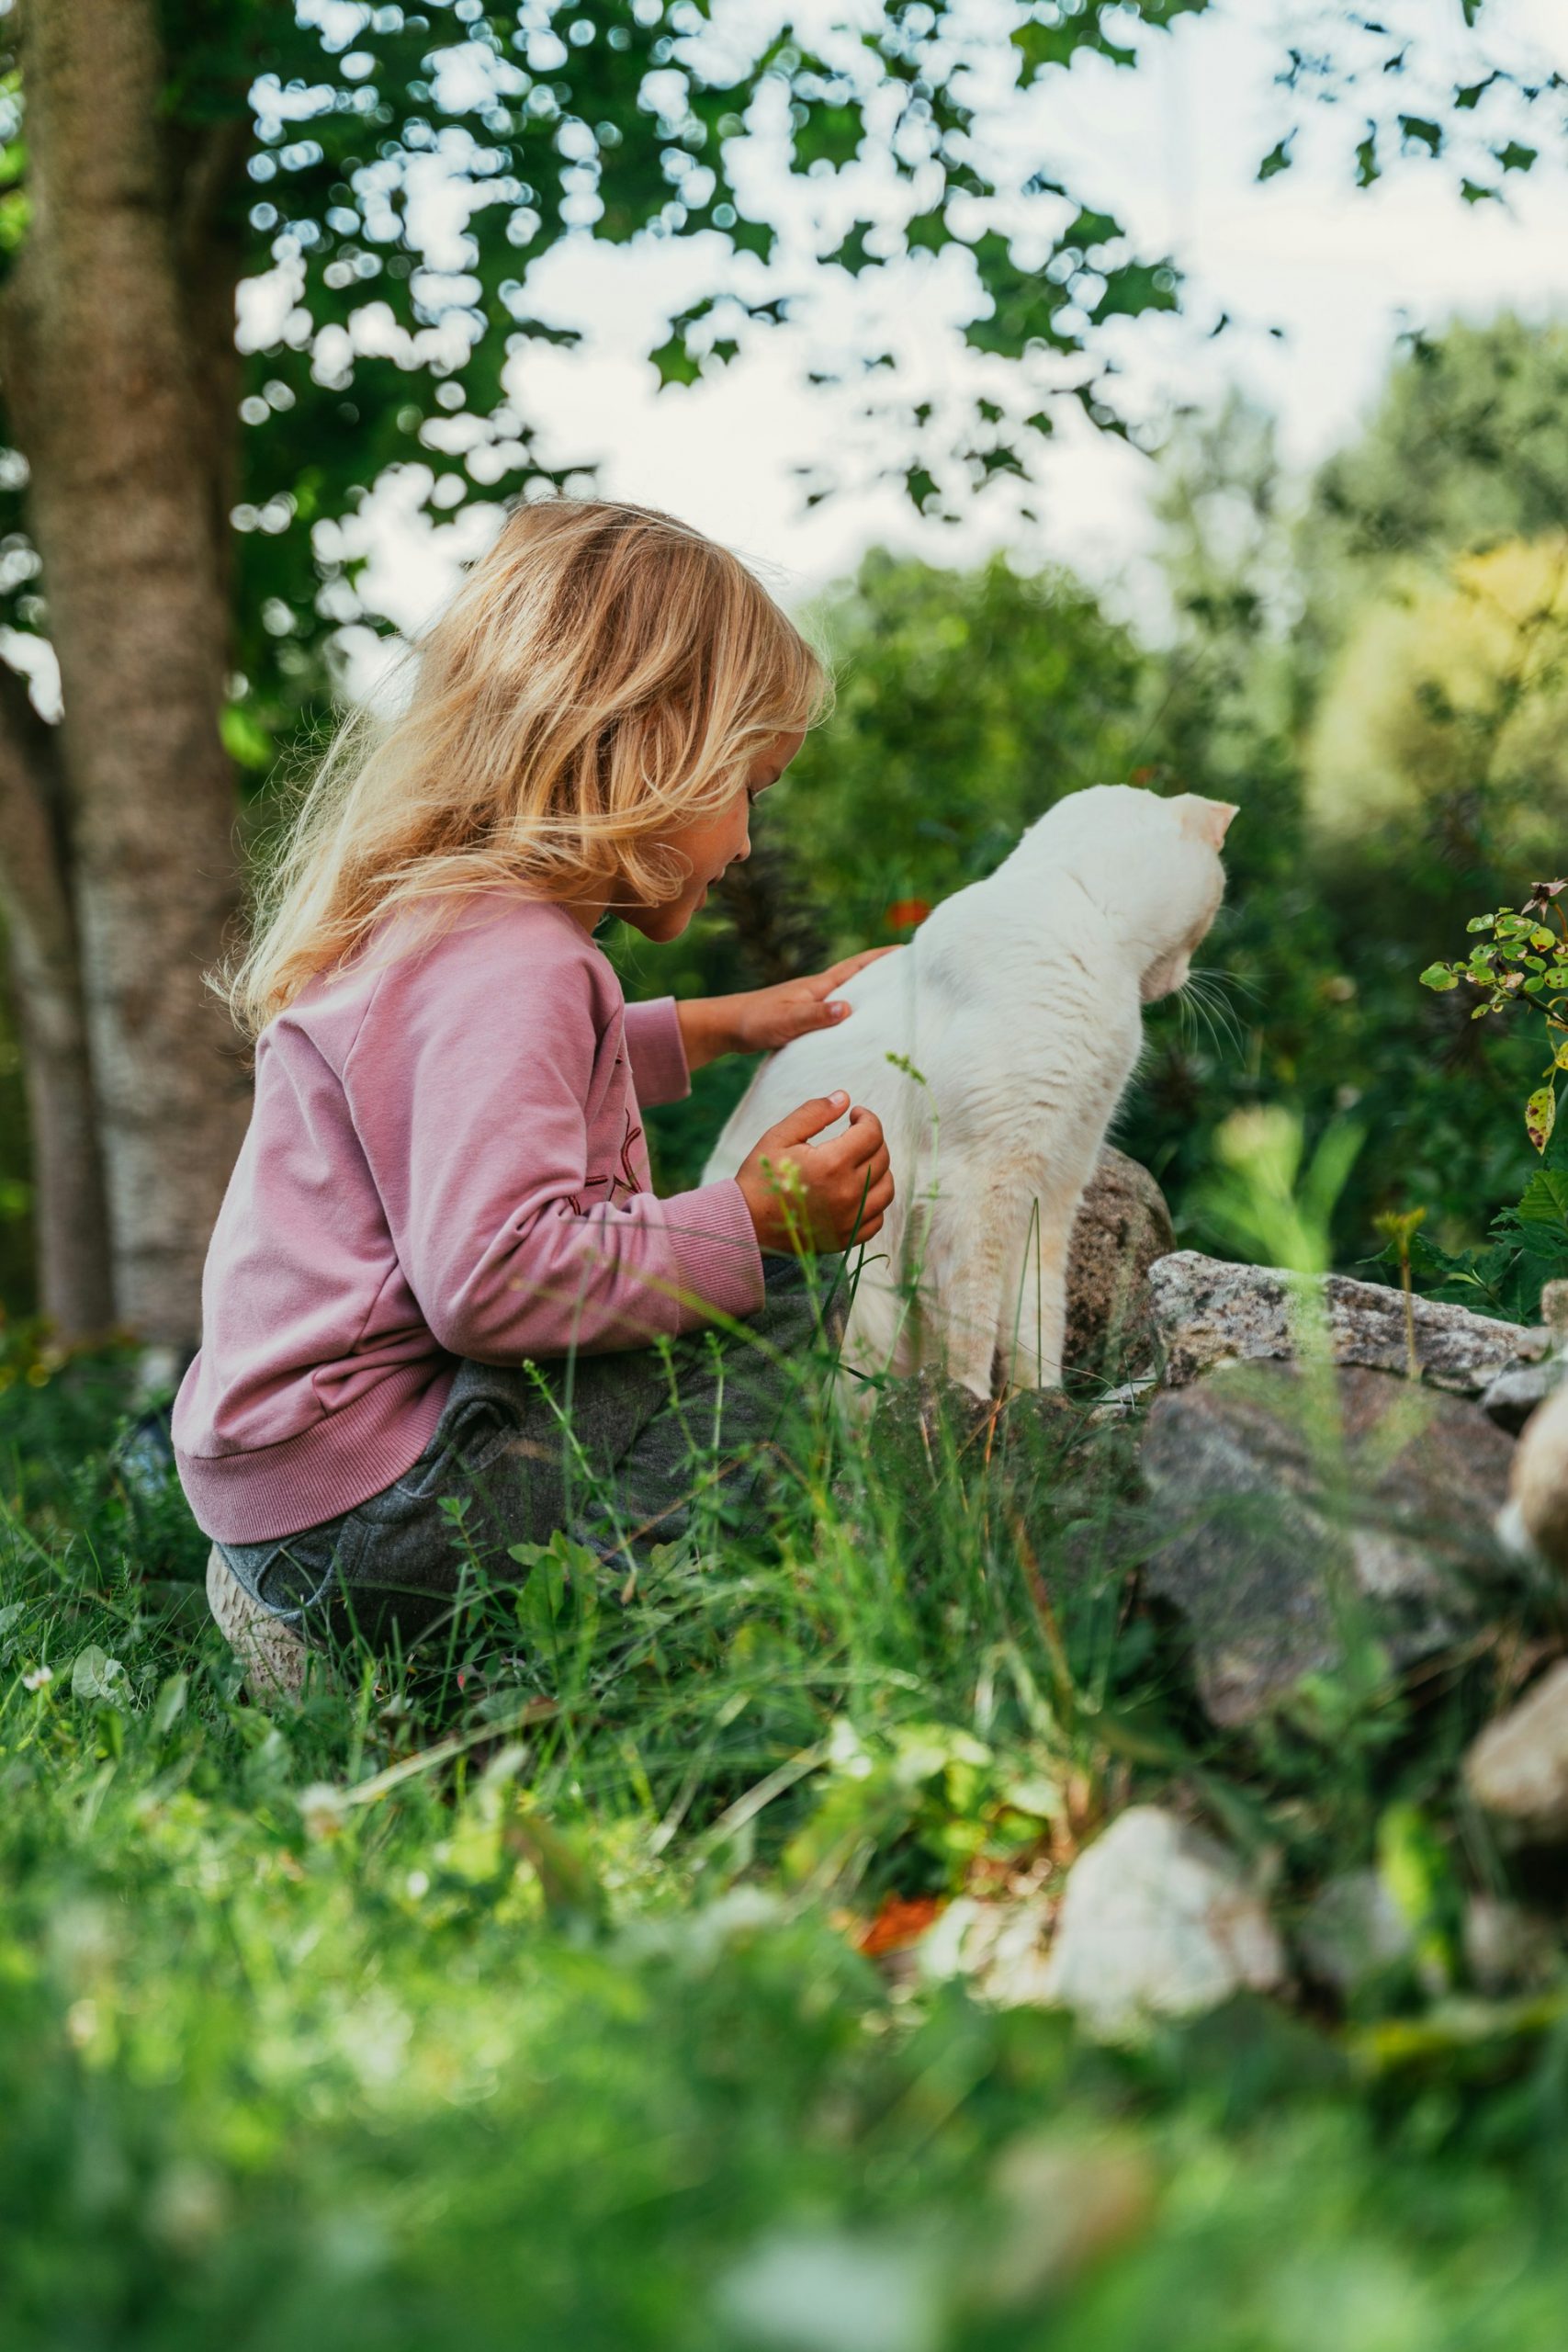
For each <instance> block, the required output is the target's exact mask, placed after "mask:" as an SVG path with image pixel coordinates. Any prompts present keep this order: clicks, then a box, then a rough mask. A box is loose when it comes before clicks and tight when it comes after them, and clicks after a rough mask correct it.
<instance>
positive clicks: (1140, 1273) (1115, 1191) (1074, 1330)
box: [1062, 1144, 1176, 1375]
mask: <svg viewBox="0 0 1568 2352" xmlns="http://www.w3.org/2000/svg"><path fill="white" fill-rule="evenodd" d="M1175 1239H1176V1235H1175V1231H1174V1229H1173V1227H1172V1226H1171V1222H1170V1211H1169V1209H1168V1207H1167V1206H1166V1200H1165V1194H1164V1193H1162V1192H1161V1191H1160V1188H1159V1186H1158V1185H1157V1184H1156V1182H1155V1180H1154V1178H1153V1177H1152V1176H1151V1175H1150V1174H1149V1171H1148V1170H1147V1169H1146V1168H1141V1167H1140V1166H1139V1165H1138V1162H1137V1161H1136V1160H1135V1159H1128V1158H1127V1156H1126V1154H1125V1153H1124V1152H1120V1151H1116V1150H1113V1149H1112V1148H1111V1146H1110V1145H1109V1144H1108V1145H1107V1146H1106V1148H1105V1149H1104V1150H1103V1151H1102V1152H1101V1153H1100V1165H1099V1167H1098V1168H1097V1169H1096V1170H1095V1172H1094V1175H1093V1177H1092V1178H1091V1179H1090V1182H1089V1189H1088V1191H1087V1192H1086V1193H1085V1194H1084V1196H1083V1202H1082V1204H1081V1206H1080V1207H1079V1210H1078V1214H1077V1224H1076V1225H1075V1226H1074V1227H1073V1238H1072V1247H1071V1249H1070V1250H1069V1252H1068V1257H1067V1328H1066V1339H1065V1341H1064V1344H1063V1349H1062V1361H1063V1363H1064V1364H1065V1365H1066V1368H1067V1370H1068V1371H1069V1372H1080V1373H1099V1372H1100V1371H1102V1370H1103V1369H1105V1367H1106V1365H1107V1363H1108V1362H1109V1363H1111V1364H1113V1365H1114V1366H1115V1368H1116V1370H1117V1371H1118V1372H1120V1373H1121V1374H1123V1375H1125V1374H1132V1373H1137V1372H1143V1371H1146V1370H1147V1369H1148V1367H1149V1366H1150V1364H1151V1363H1153V1360H1154V1333H1153V1326H1152V1323H1151V1320H1150V1315H1149V1301H1148V1290H1147V1275H1148V1271H1149V1268H1150V1267H1151V1266H1152V1265H1153V1264H1154V1263H1155V1261H1156V1259H1159V1258H1163V1257H1164V1256H1165V1255H1166V1254H1167V1252H1168V1250H1170V1248H1171V1247H1172V1244H1173V1243H1174V1241H1175Z"/></svg>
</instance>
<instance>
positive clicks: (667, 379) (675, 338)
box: [648, 334, 703, 390]
mask: <svg viewBox="0 0 1568 2352" xmlns="http://www.w3.org/2000/svg"><path fill="white" fill-rule="evenodd" d="M648 356H649V358H650V359H651V360H652V362H653V364H654V366H655V367H656V368H658V370H659V384H660V390H663V389H664V387H665V386H666V385H667V384H694V383H695V382H696V380H697V379H698V377H699V376H700V375H701V374H702V372H703V371H702V368H701V367H700V365H699V363H698V362H697V361H696V360H695V359H694V357H693V356H692V354H691V353H690V352H689V351H688V350H687V348H686V338H685V336H684V335H682V334H672V335H671V338H670V340H669V342H668V343H661V344H660V346H659V348H658V350H657V351H650V352H649V355H648Z"/></svg>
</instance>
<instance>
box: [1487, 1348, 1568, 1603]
mask: <svg viewBox="0 0 1568 2352" xmlns="http://www.w3.org/2000/svg"><path fill="white" fill-rule="evenodd" d="M1498 1532H1499V1533H1500V1534H1501V1536H1502V1538H1503V1540H1504V1542H1505V1543H1506V1544H1507V1545H1508V1547H1509V1549H1510V1550H1512V1551H1514V1552H1516V1553H1518V1554H1520V1555H1523V1556H1524V1557H1526V1558H1535V1559H1541V1560H1546V1561H1548V1562H1550V1563H1551V1566H1553V1567H1556V1568H1562V1569H1568V1387H1562V1388H1559V1389H1557V1390H1556V1391H1555V1392H1554V1393H1553V1395H1552V1396H1551V1397H1549V1398H1548V1399H1547V1401H1546V1403H1545V1404H1544V1405H1543V1406H1542V1407H1541V1408H1540V1411H1539V1412H1538V1413H1535V1414H1533V1415H1532V1416H1531V1418H1530V1420H1529V1426H1528V1427H1527V1428H1526V1430H1525V1432H1524V1435H1523V1436H1522V1437H1521V1438H1520V1440H1519V1442H1518V1444H1517V1446H1516V1447H1515V1449H1514V1462H1513V1472H1512V1476H1510V1478H1509V1481H1508V1502H1507V1508H1506V1511H1505V1512H1504V1514H1503V1517H1502V1519H1501V1521H1500V1522H1499V1527H1498Z"/></svg>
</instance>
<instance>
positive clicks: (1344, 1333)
mask: <svg viewBox="0 0 1568 2352" xmlns="http://www.w3.org/2000/svg"><path fill="white" fill-rule="evenodd" d="M1303 1290H1304V1292H1305V1294H1306V1299H1307V1305H1308V1309H1309V1312H1310V1311H1312V1310H1313V1308H1314V1306H1315V1308H1316V1311H1317V1312H1318V1313H1319V1314H1320V1315H1322V1316H1323V1317H1324V1318H1325V1321H1326V1327H1327V1335H1328V1340H1329V1343H1330V1346H1331V1349H1332V1352H1333V1356H1334V1361H1335V1363H1342V1364H1360V1365H1363V1366H1365V1367H1366V1368H1367V1369H1368V1370H1369V1371H1374V1372H1392V1373H1399V1374H1405V1373H1406V1372H1407V1371H1408V1369H1409V1335H1408V1331H1407V1328H1406V1323H1405V1299H1404V1292H1403V1291H1399V1290H1393V1289H1391V1288H1390V1287H1389V1286H1388V1285H1387V1284H1385V1283H1359V1282H1353V1281H1352V1280H1351V1279H1350V1278H1349V1277H1348V1275H1345V1274H1329V1275H1326V1276H1325V1277H1324V1278H1323V1279H1322V1280H1321V1281H1320V1282H1314V1281H1309V1282H1306V1283H1303V1282H1302V1281H1301V1279H1300V1278H1298V1277H1297V1276H1295V1275H1292V1274H1288V1273H1284V1272H1281V1271H1280V1268H1279V1267H1277V1266H1234V1265H1231V1264H1229V1263H1228V1262H1226V1261H1224V1260H1223V1259H1219V1258H1204V1257H1201V1256H1200V1255H1199V1253H1198V1251H1197V1250H1177V1251H1176V1252H1175V1253H1174V1254H1173V1255H1172V1256H1170V1257H1168V1258H1161V1259H1160V1260H1159V1261H1158V1262H1157V1263H1156V1265H1154V1266H1152V1267H1151V1268H1150V1270H1149V1301H1150V1307H1151V1312H1152V1315H1153V1319H1154V1326H1155V1330H1156V1337H1157V1339H1158V1340H1159V1343H1160V1346H1161V1348H1162V1350H1163V1351H1164V1355H1165V1381H1166V1385H1167V1386H1168V1387H1170V1388H1179V1387H1181V1386H1182V1385H1184V1384H1185V1383H1186V1382H1188V1381H1190V1380H1195V1379H1197V1377H1198V1376H1199V1374H1201V1373H1204V1372H1208V1371H1210V1370H1212V1369H1213V1366H1214V1365H1216V1364H1221V1363H1236V1362H1243V1361H1247V1362H1250V1361H1252V1360H1254V1359H1257V1358H1275V1359H1284V1358H1287V1357H1293V1356H1294V1355H1295V1354H1296V1352H1297V1341H1296V1326H1297V1322H1298V1317H1299V1308H1298V1307H1297V1304H1296V1302H1297V1300H1298V1299H1299V1298H1300V1297H1301V1295H1302V1293H1303ZM1314 1293H1315V1294H1316V1299H1315V1300H1314ZM1318 1301H1321V1305H1318V1304H1317V1302H1318ZM1410 1304H1411V1313H1412V1315H1413V1317H1414V1320H1415V1327H1416V1361H1417V1363H1418V1364H1419V1366H1420V1370H1421V1376H1422V1378H1423V1379H1424V1380H1425V1381H1427V1382H1428V1383H1429V1384H1430V1385H1432V1386H1433V1387H1434V1388H1448V1389H1452V1390H1453V1391H1454V1392H1455V1393H1456V1394H1457V1395H1459V1396H1461V1397H1479V1396H1481V1395H1482V1394H1483V1392H1484V1391H1485V1390H1486V1389H1487V1388H1489V1387H1490V1386H1491V1385H1492V1383H1493V1381H1494V1380H1495V1378H1496V1376H1497V1374H1499V1373H1501V1372H1503V1371H1504V1370H1505V1369H1511V1368H1513V1367H1515V1366H1518V1365H1525V1364H1535V1363H1542V1362H1543V1361H1544V1359H1545V1358H1546V1356H1547V1354H1548V1353H1549V1351H1550V1350H1551V1332H1550V1331H1548V1330H1544V1329H1526V1328H1525V1327H1524V1326H1522V1325H1520V1324H1517V1323H1499V1322H1496V1321H1495V1320H1494V1319H1493V1317H1491V1316H1488V1315H1472V1314H1471V1312H1470V1310H1469V1308H1468V1307H1464V1306H1444V1305H1442V1304H1441V1303H1440V1302H1439V1301H1438V1300H1436V1299H1430V1298H1417V1299H1414V1300H1412V1301H1411V1303H1410Z"/></svg>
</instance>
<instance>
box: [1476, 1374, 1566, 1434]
mask: <svg viewBox="0 0 1568 2352" xmlns="http://www.w3.org/2000/svg"><path fill="white" fill-rule="evenodd" d="M1558 1377H1559V1373H1558V1366H1557V1363H1556V1361H1555V1359H1553V1358H1549V1359H1548V1360H1547V1362H1546V1363H1513V1364H1505V1366H1504V1367H1503V1370H1502V1371H1501V1372H1500V1373H1498V1374H1496V1376H1495V1378H1494V1379H1493V1380H1491V1381H1489V1382H1488V1383H1487V1385H1486V1386H1485V1387H1484V1388H1483V1390H1482V1392H1481V1409H1482V1411H1483V1413H1484V1414H1485V1416H1486V1418H1487V1419H1488V1420H1489V1421H1495V1422H1496V1424H1497V1427H1498V1428H1499V1429H1500V1430H1507V1432H1508V1435H1509V1436H1510V1437H1517V1436H1518V1434H1519V1431H1520V1430H1522V1429H1523V1428H1524V1425H1525V1423H1526V1422H1527V1421H1528V1420H1529V1418H1530V1416H1531V1414H1532V1413H1533V1412H1535V1410H1536V1408H1538V1406H1540V1405H1544V1404H1545V1402H1546V1400H1547V1398H1548V1397H1550V1396H1551V1392H1552V1390H1553V1389H1554V1388H1555V1387H1556V1385H1557V1382H1558Z"/></svg>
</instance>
